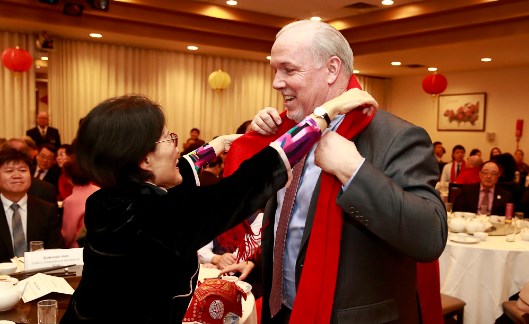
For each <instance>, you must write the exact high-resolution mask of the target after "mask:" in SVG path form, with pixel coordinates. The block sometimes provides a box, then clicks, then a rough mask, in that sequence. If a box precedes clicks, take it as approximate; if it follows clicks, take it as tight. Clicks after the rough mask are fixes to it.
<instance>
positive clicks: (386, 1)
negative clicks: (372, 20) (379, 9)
mask: <svg viewBox="0 0 529 324" xmlns="http://www.w3.org/2000/svg"><path fill="white" fill-rule="evenodd" d="M382 4H383V5H384V6H391V5H392V4H393V0H382Z"/></svg>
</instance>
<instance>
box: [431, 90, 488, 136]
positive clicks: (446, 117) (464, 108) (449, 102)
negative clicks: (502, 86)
mask: <svg viewBox="0 0 529 324" xmlns="http://www.w3.org/2000/svg"><path fill="white" fill-rule="evenodd" d="M486 99H487V94H486V93H485V92H479V93H464V94H449V95H439V105H438V112H437V130H439V131H475V132H483V131H484V130H485V110H486Z"/></svg>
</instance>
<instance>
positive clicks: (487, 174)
mask: <svg viewBox="0 0 529 324" xmlns="http://www.w3.org/2000/svg"><path fill="white" fill-rule="evenodd" d="M480 173H481V174H482V175H484V176H485V177H487V176H491V177H497V176H499V175H500V174H499V173H498V172H486V171H481V172H480Z"/></svg>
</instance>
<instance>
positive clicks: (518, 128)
mask: <svg viewBox="0 0 529 324" xmlns="http://www.w3.org/2000/svg"><path fill="white" fill-rule="evenodd" d="M522 134H523V119H517V120H516V131H515V133H514V135H515V136H516V138H517V139H520V137H522Z"/></svg>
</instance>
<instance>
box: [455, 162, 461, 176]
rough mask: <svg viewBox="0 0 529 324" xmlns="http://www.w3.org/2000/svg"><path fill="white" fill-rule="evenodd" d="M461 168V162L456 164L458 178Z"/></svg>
mask: <svg viewBox="0 0 529 324" xmlns="http://www.w3.org/2000/svg"><path fill="white" fill-rule="evenodd" d="M460 168H461V165H460V164H459V163H457V164H456V178H457V176H458V174H459V169H460Z"/></svg>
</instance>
